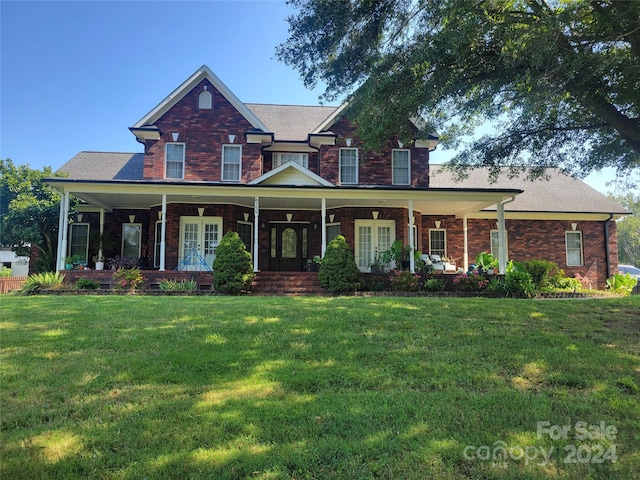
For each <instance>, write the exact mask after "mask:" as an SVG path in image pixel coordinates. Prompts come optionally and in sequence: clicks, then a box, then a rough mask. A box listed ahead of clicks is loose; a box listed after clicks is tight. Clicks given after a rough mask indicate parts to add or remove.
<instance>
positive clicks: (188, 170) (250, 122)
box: [130, 66, 273, 183]
mask: <svg viewBox="0 0 640 480" xmlns="http://www.w3.org/2000/svg"><path fill="white" fill-rule="evenodd" d="M130 130H131V132H132V133H133V134H134V135H135V136H136V138H137V139H138V141H139V142H141V143H143V144H144V146H145V160H144V178H145V179H154V180H170V181H206V182H222V183H227V182H229V183H245V182H247V181H250V180H251V179H253V178H256V177H257V176H259V175H260V174H261V173H262V164H261V150H260V147H261V143H257V144H256V143H253V142H252V139H251V138H249V135H247V132H253V134H254V135H258V136H261V137H262V138H265V139H266V142H267V143H268V142H269V139H270V138H272V135H273V134H272V133H271V132H269V130H268V128H267V127H266V126H265V125H264V123H263V122H262V121H261V120H260V119H259V118H258V117H257V116H256V115H255V114H254V113H253V112H251V110H249V109H248V108H247V107H246V106H245V105H244V104H243V103H242V102H241V101H240V100H239V99H238V97H236V96H235V95H234V94H233V93H232V92H231V90H229V89H228V88H227V86H226V85H224V83H222V81H221V80H220V79H219V78H218V77H217V76H216V75H215V74H214V73H213V72H212V71H211V70H210V69H209V68H208V67H206V66H202V67H201V68H199V69H198V70H197V71H196V72H195V73H194V74H193V75H191V76H190V77H189V78H188V79H187V80H186V81H185V82H183V83H182V84H181V85H180V86H179V87H178V88H176V89H175V90H174V91H173V92H171V94H169V95H168V96H167V97H166V98H165V99H164V100H162V101H161V102H160V103H159V104H158V105H157V106H156V107H154V108H153V109H152V110H151V111H149V112H148V113H147V114H146V115H145V116H143V117H142V118H141V119H140V120H139V121H138V122H136V123H135V125H134V126H133V127H131V128H130Z"/></svg>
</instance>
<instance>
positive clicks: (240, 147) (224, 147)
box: [220, 144, 242, 182]
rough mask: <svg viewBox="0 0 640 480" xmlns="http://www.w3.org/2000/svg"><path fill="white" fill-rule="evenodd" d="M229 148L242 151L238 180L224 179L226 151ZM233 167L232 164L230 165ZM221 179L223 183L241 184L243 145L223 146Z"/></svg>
mask: <svg viewBox="0 0 640 480" xmlns="http://www.w3.org/2000/svg"><path fill="white" fill-rule="evenodd" d="M227 147H233V148H239V149H240V162H239V168H238V178H237V179H236V178H232V179H229V178H224V166H225V164H226V162H225V160H224V158H225V155H224V152H225V150H226V148H227ZM230 165H231V164H230ZM220 177H221V178H222V181H223V182H239V181H240V180H241V179H242V145H237V144H224V145H222V161H221V162H220Z"/></svg>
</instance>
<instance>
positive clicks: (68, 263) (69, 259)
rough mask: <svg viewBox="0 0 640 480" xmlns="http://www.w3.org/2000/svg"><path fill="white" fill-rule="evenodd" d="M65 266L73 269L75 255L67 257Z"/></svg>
mask: <svg viewBox="0 0 640 480" xmlns="http://www.w3.org/2000/svg"><path fill="white" fill-rule="evenodd" d="M64 268H65V270H73V257H65V259H64Z"/></svg>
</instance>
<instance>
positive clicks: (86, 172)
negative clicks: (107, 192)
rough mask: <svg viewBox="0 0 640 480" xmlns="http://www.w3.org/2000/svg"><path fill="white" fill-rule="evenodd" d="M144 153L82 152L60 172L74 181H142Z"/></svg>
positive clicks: (61, 168)
mask: <svg viewBox="0 0 640 480" xmlns="http://www.w3.org/2000/svg"><path fill="white" fill-rule="evenodd" d="M143 162H144V153H116V152H80V153H78V154H77V155H76V156H75V157H73V158H72V159H71V160H69V161H68V162H67V163H65V164H64V165H63V166H62V167H60V169H59V170H58V171H59V172H62V173H66V174H68V175H69V178H71V179H74V180H142V179H143V178H142V173H143Z"/></svg>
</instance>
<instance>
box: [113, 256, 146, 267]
mask: <svg viewBox="0 0 640 480" xmlns="http://www.w3.org/2000/svg"><path fill="white" fill-rule="evenodd" d="M138 263H139V262H138V259H137V258H134V257H120V256H118V255H116V256H115V257H113V258H109V259H108V260H107V262H106V264H107V268H108V269H109V270H118V269H121V268H125V269H131V268H134V267H137V266H138Z"/></svg>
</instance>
